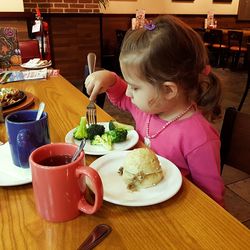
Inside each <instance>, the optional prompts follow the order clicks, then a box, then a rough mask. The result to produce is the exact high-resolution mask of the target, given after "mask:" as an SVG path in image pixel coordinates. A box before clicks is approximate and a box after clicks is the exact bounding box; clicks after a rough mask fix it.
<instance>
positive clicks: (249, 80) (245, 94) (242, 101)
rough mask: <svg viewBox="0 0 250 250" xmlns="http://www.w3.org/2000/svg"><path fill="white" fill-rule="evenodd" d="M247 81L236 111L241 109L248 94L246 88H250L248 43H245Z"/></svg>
mask: <svg viewBox="0 0 250 250" xmlns="http://www.w3.org/2000/svg"><path fill="white" fill-rule="evenodd" d="M246 60H247V63H246V64H247V82H246V86H245V90H244V92H243V95H242V97H241V100H240V104H239V107H238V111H240V110H241V108H242V106H243V104H244V102H245V99H246V97H247V94H248V90H249V88H250V43H248V44H247V58H246Z"/></svg>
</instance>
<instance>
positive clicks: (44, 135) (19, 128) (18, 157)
mask: <svg viewBox="0 0 250 250" xmlns="http://www.w3.org/2000/svg"><path fill="white" fill-rule="evenodd" d="M36 115H37V110H22V111H17V112H15V113H11V114H9V115H8V116H7V117H6V119H5V124H6V128H7V134H8V138H9V144H10V151H11V156H12V161H13V163H14V164H15V165H16V166H18V167H21V168H29V156H30V154H31V152H32V151H33V150H35V149H36V148H38V147H40V146H42V145H45V144H48V143H50V136H49V127H48V114H47V113H46V112H43V114H42V116H41V118H40V120H38V121H36Z"/></svg>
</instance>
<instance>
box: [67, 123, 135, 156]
mask: <svg viewBox="0 0 250 250" xmlns="http://www.w3.org/2000/svg"><path fill="white" fill-rule="evenodd" d="M98 124H101V125H103V126H104V127H105V131H108V130H109V129H108V124H109V123H108V122H98ZM74 130H75V128H74V129H72V130H70V131H69V132H68V133H67V135H66V136H65V142H67V143H73V144H76V145H79V144H80V142H81V141H79V140H76V139H74V138H73V132H74ZM138 140H139V135H138V133H137V132H136V131H135V130H129V131H128V136H127V140H126V141H124V142H119V143H114V144H113V149H112V151H110V150H106V149H105V148H104V147H103V146H99V145H91V144H90V141H89V140H87V142H86V145H85V146H84V152H85V154H88V155H105V154H109V153H110V152H113V151H121V150H127V149H130V148H132V147H133V146H134V145H135V144H136V143H137V142H138Z"/></svg>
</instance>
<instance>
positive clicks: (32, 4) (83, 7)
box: [23, 0, 100, 13]
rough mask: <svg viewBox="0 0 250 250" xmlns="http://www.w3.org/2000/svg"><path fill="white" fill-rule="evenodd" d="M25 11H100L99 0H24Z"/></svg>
mask: <svg viewBox="0 0 250 250" xmlns="http://www.w3.org/2000/svg"><path fill="white" fill-rule="evenodd" d="M23 3H24V11H25V12H35V8H36V6H37V5H38V7H39V9H40V11H41V13H99V12H100V8H99V1H98V0H23Z"/></svg>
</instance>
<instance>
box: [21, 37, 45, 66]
mask: <svg viewBox="0 0 250 250" xmlns="http://www.w3.org/2000/svg"><path fill="white" fill-rule="evenodd" d="M19 49H20V52H21V57H22V63H26V62H28V61H29V60H30V59H34V58H41V53H40V50H39V43H38V41H37V40H36V39H30V40H23V41H19Z"/></svg>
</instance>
